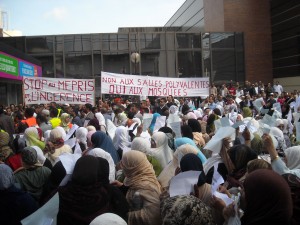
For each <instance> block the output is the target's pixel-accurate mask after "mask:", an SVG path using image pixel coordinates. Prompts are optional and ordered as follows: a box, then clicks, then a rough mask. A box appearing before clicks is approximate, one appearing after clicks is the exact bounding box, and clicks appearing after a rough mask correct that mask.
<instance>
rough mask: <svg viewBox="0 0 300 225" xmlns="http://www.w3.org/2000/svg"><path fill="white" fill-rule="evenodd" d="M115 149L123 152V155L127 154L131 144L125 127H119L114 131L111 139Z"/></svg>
mask: <svg viewBox="0 0 300 225" xmlns="http://www.w3.org/2000/svg"><path fill="white" fill-rule="evenodd" d="M113 143H114V146H115V148H116V149H117V150H118V149H119V148H120V149H122V150H123V153H125V152H128V151H129V150H130V147H131V142H130V141H129V134H128V129H127V127H124V126H119V127H117V129H116V134H115V136H114V139H113Z"/></svg>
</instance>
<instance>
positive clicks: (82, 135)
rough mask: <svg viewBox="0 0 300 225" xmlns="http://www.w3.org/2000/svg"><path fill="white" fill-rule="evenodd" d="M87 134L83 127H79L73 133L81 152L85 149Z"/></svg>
mask: <svg viewBox="0 0 300 225" xmlns="http://www.w3.org/2000/svg"><path fill="white" fill-rule="evenodd" d="M87 134H88V130H87V129H86V128H85V127H79V128H78V129H77V130H76V133H75V136H76V139H77V142H78V143H79V145H80V147H81V150H82V151H84V150H86V149H87Z"/></svg>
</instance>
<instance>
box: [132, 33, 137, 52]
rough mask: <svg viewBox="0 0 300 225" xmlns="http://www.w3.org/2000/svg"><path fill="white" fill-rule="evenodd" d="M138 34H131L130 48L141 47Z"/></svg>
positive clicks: (135, 49)
mask: <svg viewBox="0 0 300 225" xmlns="http://www.w3.org/2000/svg"><path fill="white" fill-rule="evenodd" d="M138 46H139V39H138V34H130V50H131V51H137V50H138V49H139V47H138Z"/></svg>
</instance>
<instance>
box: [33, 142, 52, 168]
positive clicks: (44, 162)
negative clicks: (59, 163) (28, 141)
mask: <svg viewBox="0 0 300 225" xmlns="http://www.w3.org/2000/svg"><path fill="white" fill-rule="evenodd" d="M31 147H32V148H34V149H35V151H36V153H37V159H38V162H39V163H40V164H41V165H43V166H46V167H48V168H49V169H50V170H52V164H51V162H50V161H49V159H47V158H46V157H45V155H44V152H43V151H42V150H41V149H40V147H38V146H31Z"/></svg>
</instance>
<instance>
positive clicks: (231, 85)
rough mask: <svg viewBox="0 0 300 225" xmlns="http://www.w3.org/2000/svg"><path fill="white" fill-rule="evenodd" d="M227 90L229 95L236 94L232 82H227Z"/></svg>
mask: <svg viewBox="0 0 300 225" xmlns="http://www.w3.org/2000/svg"><path fill="white" fill-rule="evenodd" d="M228 92H229V94H230V95H231V96H235V95H236V90H235V87H234V86H233V84H232V83H230V84H229V87H228Z"/></svg>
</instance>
